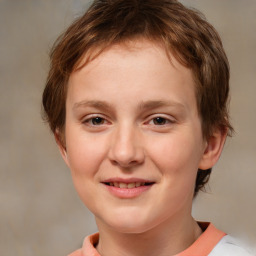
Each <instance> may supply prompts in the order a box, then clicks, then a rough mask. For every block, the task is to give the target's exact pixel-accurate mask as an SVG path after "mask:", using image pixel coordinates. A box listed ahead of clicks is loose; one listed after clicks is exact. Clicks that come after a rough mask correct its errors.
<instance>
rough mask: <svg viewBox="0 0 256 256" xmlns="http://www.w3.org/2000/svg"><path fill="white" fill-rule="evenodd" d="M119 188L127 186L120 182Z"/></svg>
mask: <svg viewBox="0 0 256 256" xmlns="http://www.w3.org/2000/svg"><path fill="white" fill-rule="evenodd" d="M119 187H120V188H127V184H126V183H122V182H120V183H119Z"/></svg>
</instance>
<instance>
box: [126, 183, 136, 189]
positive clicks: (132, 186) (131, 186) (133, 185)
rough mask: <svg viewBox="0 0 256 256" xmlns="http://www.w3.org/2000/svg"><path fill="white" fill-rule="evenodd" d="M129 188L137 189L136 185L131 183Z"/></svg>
mask: <svg viewBox="0 0 256 256" xmlns="http://www.w3.org/2000/svg"><path fill="white" fill-rule="evenodd" d="M127 187H128V188H135V183H129V184H128V186H127Z"/></svg>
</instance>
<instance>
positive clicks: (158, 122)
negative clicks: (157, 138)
mask: <svg viewBox="0 0 256 256" xmlns="http://www.w3.org/2000/svg"><path fill="white" fill-rule="evenodd" d="M152 122H153V124H154V125H165V124H167V123H169V122H170V121H169V120H167V119H166V118H164V117H161V116H158V117H155V118H153V119H152Z"/></svg>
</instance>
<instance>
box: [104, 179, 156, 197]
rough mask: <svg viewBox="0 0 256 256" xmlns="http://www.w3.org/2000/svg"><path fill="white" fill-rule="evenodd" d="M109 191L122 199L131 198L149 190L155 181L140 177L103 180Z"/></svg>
mask: <svg viewBox="0 0 256 256" xmlns="http://www.w3.org/2000/svg"><path fill="white" fill-rule="evenodd" d="M102 184H103V185H104V186H105V188H106V189H107V191H109V192H110V193H111V194H112V195H113V196H115V197H118V198H121V199H131V198H135V197H138V196H140V195H143V194H144V193H145V192H147V191H149V190H150V189H151V188H152V187H153V185H154V184H155V182H152V181H148V180H138V179H128V180H123V179H111V180H105V181H104V182H102Z"/></svg>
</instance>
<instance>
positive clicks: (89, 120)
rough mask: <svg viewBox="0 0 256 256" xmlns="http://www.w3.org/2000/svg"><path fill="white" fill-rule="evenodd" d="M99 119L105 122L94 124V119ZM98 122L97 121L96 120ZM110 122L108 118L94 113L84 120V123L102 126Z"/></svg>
mask: <svg viewBox="0 0 256 256" xmlns="http://www.w3.org/2000/svg"><path fill="white" fill-rule="evenodd" d="M97 119H100V121H103V123H98V124H93V121H96V120H97ZM96 122H97V121H96ZM106 122H107V123H108V121H107V119H106V118H104V117H102V116H100V115H94V116H89V117H87V118H86V119H84V120H83V122H82V123H83V124H86V125H88V126H101V125H103V124H106Z"/></svg>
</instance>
